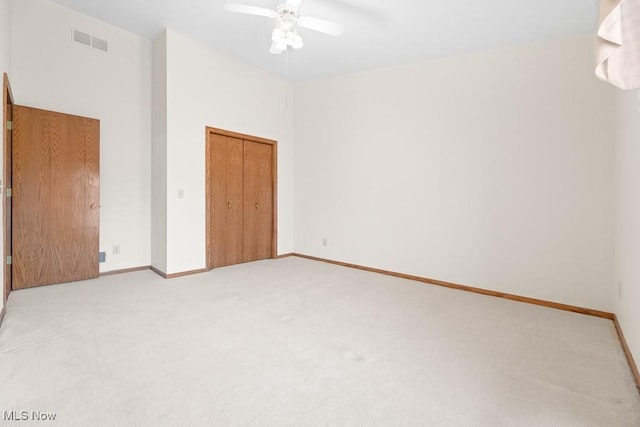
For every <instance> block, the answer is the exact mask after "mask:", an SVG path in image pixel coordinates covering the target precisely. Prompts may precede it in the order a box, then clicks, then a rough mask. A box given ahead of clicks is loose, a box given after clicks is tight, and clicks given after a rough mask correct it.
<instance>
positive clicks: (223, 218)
mask: <svg viewBox="0 0 640 427" xmlns="http://www.w3.org/2000/svg"><path fill="white" fill-rule="evenodd" d="M209 144H210V151H209V152H210V156H211V158H210V159H209V161H210V165H211V172H210V173H211V177H210V182H209V184H210V186H211V187H210V191H211V196H210V206H209V209H210V212H211V216H210V220H211V224H210V229H211V240H212V241H211V250H210V251H209V256H210V257H211V259H210V260H209V265H210V266H211V267H212V268H215V267H223V266H226V265H232V264H238V263H241V262H242V259H243V251H242V238H243V236H242V225H243V224H242V217H243V215H242V201H243V200H242V192H243V160H242V157H243V142H242V140H241V139H237V138H231V137H226V136H222V135H216V134H211V135H210V140H209Z"/></svg>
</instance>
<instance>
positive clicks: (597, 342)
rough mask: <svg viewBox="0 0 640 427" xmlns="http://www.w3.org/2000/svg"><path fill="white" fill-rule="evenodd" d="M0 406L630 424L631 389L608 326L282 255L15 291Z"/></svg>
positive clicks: (298, 418) (358, 422)
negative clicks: (188, 271)
mask: <svg viewBox="0 0 640 427" xmlns="http://www.w3.org/2000/svg"><path fill="white" fill-rule="evenodd" d="M0 411H2V412H3V413H2V414H0V416H3V417H5V416H7V415H10V414H13V415H14V416H15V415H17V416H20V415H24V413H26V414H27V415H28V418H29V420H31V417H32V415H34V414H33V411H36V413H37V412H43V413H55V416H56V421H55V425H63V426H228V425H231V426H307V425H308V426H321V425H322V426H324V425H332V426H342V425H350V426H639V425H640V395H639V394H638V393H637V391H636V389H635V386H634V382H633V378H632V376H631V373H630V370H629V367H628V366H627V363H626V360H625V358H624V355H623V353H622V350H621V347H620V343H619V342H618V340H617V337H616V333H615V330H614V327H613V325H612V323H611V322H610V321H607V320H603V319H598V318H593V317H588V316H583V315H579V314H574V313H568V312H562V311H557V310H553V309H547V308H542V307H536V306H532V305H526V304H522V303H517V302H512V301H507V300H502V299H497V298H492V297H486V296H481V295H475V294H470V293H465V292H461V291H454V290H449V289H445V288H441V287H436V286H430V285H425V284H421V283H416V282H412V281H408V280H403V279H397V278H392V277H387V276H382V275H377V274H373V273H368V272H363V271H358V270H352V269H347V268H343V267H338V266H333V265H328V264H324V263H318V262H313V261H309V260H304V259H299V258H286V259H281V260H275V261H261V262H256V263H251V264H245V265H239V266H233V267H227V268H222V269H217V270H214V271H212V272H210V273H204V274H200V275H196V276H190V277H184V278H180V279H173V280H164V279H162V278H160V277H158V276H156V275H155V274H154V273H151V272H150V271H142V272H137V273H130V274H124V275H118V276H108V277H102V278H100V279H95V280H90V281H85V282H77V283H70V284H63V285H57V286H49V287H42V288H37V289H31V290H24V291H18V292H13V293H12V294H11V297H10V299H9V302H8V306H7V315H6V318H5V320H4V323H3V325H2V328H1V329H0ZM22 411H25V412H24V413H23V412H22ZM2 422H4V423H5V424H7V425H30V424H33V425H53V423H44V422H42V421H40V422H35V421H33V420H31V421H21V422H11V421H2V420H1V419H0V423H2Z"/></svg>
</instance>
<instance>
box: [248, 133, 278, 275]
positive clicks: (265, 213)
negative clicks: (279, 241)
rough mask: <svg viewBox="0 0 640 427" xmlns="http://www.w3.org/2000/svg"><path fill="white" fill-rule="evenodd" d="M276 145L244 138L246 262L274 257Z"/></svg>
mask: <svg viewBox="0 0 640 427" xmlns="http://www.w3.org/2000/svg"><path fill="white" fill-rule="evenodd" d="M272 147H273V146H272V145H270V144H263V143H260V142H252V141H246V140H245V141H244V226H243V233H244V239H243V240H244V245H243V248H244V256H243V261H244V262H250V261H256V260H260V259H266V258H271V257H272V253H271V252H272V251H271V248H272V246H271V236H272V225H273V217H272V215H273V205H272V202H273V188H272V181H273V175H272V173H273V172H272V166H273V159H272V157H271V156H272Z"/></svg>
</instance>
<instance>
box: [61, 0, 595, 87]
mask: <svg viewBox="0 0 640 427" xmlns="http://www.w3.org/2000/svg"><path fill="white" fill-rule="evenodd" d="M53 1H54V2H55V3H58V4H60V5H63V6H66V7H68V8H70V9H73V10H76V11H78V12H81V13H83V14H85V15H88V16H91V17H94V18H96V19H99V20H101V21H104V22H106V23H109V24H111V25H114V26H116V27H119V28H122V29H125V30H127V31H130V32H132V33H134V34H138V35H140V36H142V37H145V38H148V39H151V40H153V39H154V38H155V37H157V36H158V35H159V34H161V33H162V31H163V30H164V29H165V28H170V29H172V30H175V31H177V32H179V33H182V34H184V35H186V36H188V37H190V38H192V39H194V40H196V41H198V42H200V43H203V44H205V45H207V46H209V47H211V48H212V49H215V50H217V51H220V52H224V53H226V54H228V55H230V56H232V57H234V58H236V59H238V60H240V61H242V62H245V63H248V64H252V65H254V66H256V67H258V68H260V69H263V70H265V71H267V72H269V73H272V74H274V75H276V76H279V77H281V78H285V79H287V80H291V81H306V80H313V79H317V78H322V77H329V76H335V75H340V74H347V73H353V72H358V71H364V70H370V69H376V68H382V67H387V66H392V65H397V64H404V63H410V62H416V61H423V60H432V59H436V58H443V57H448V56H454V55H460V54H465V53H471V52H477V51H483V50H488V49H495V48H502V47H508V46H514V45H520V44H524V43H530V42H535V41H538V40H547V39H552V38H558V37H565V36H570V35H573V34H586V33H589V32H593V31H594V28H595V22H596V15H597V1H595V0H593V1H591V0H586V1H585V0H537V1H531V0H482V1H478V0H449V1H446V2H434V1H429V2H427V1H419V0H395V1H387V2H380V1H373V0H303V2H302V5H301V8H300V13H301V14H303V15H308V16H314V17H318V18H323V19H327V20H331V21H335V22H339V23H342V24H344V25H345V31H344V34H342V36H340V37H338V38H335V37H331V36H327V35H323V34H319V33H316V32H313V31H310V30H306V29H304V28H302V29H300V34H301V35H302V37H303V38H304V42H305V46H304V48H302V49H300V50H296V51H292V50H289V52H288V54H287V55H284V54H283V55H271V54H270V53H269V47H270V45H271V31H272V30H273V27H274V21H273V20H271V19H268V18H264V17H259V16H250V15H241V14H235V13H230V12H226V11H225V10H224V9H223V5H224V0H164V1H157V0H110V1H103V0H53ZM235 1H236V2H239V3H245V4H250V5H254V6H259V7H265V8H275V7H276V6H277V5H278V4H279V3H282V1H280V0H235Z"/></svg>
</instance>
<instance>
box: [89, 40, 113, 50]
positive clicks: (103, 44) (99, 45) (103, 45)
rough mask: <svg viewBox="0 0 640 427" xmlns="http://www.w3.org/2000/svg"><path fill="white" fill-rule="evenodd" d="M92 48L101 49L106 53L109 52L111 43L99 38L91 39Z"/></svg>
mask: <svg viewBox="0 0 640 427" xmlns="http://www.w3.org/2000/svg"><path fill="white" fill-rule="evenodd" d="M91 46H93V47H95V48H96V49H100V50H102V51H104V52H108V51H109V43H107V41H106V40H102V39H99V38H97V37H92V38H91Z"/></svg>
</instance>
